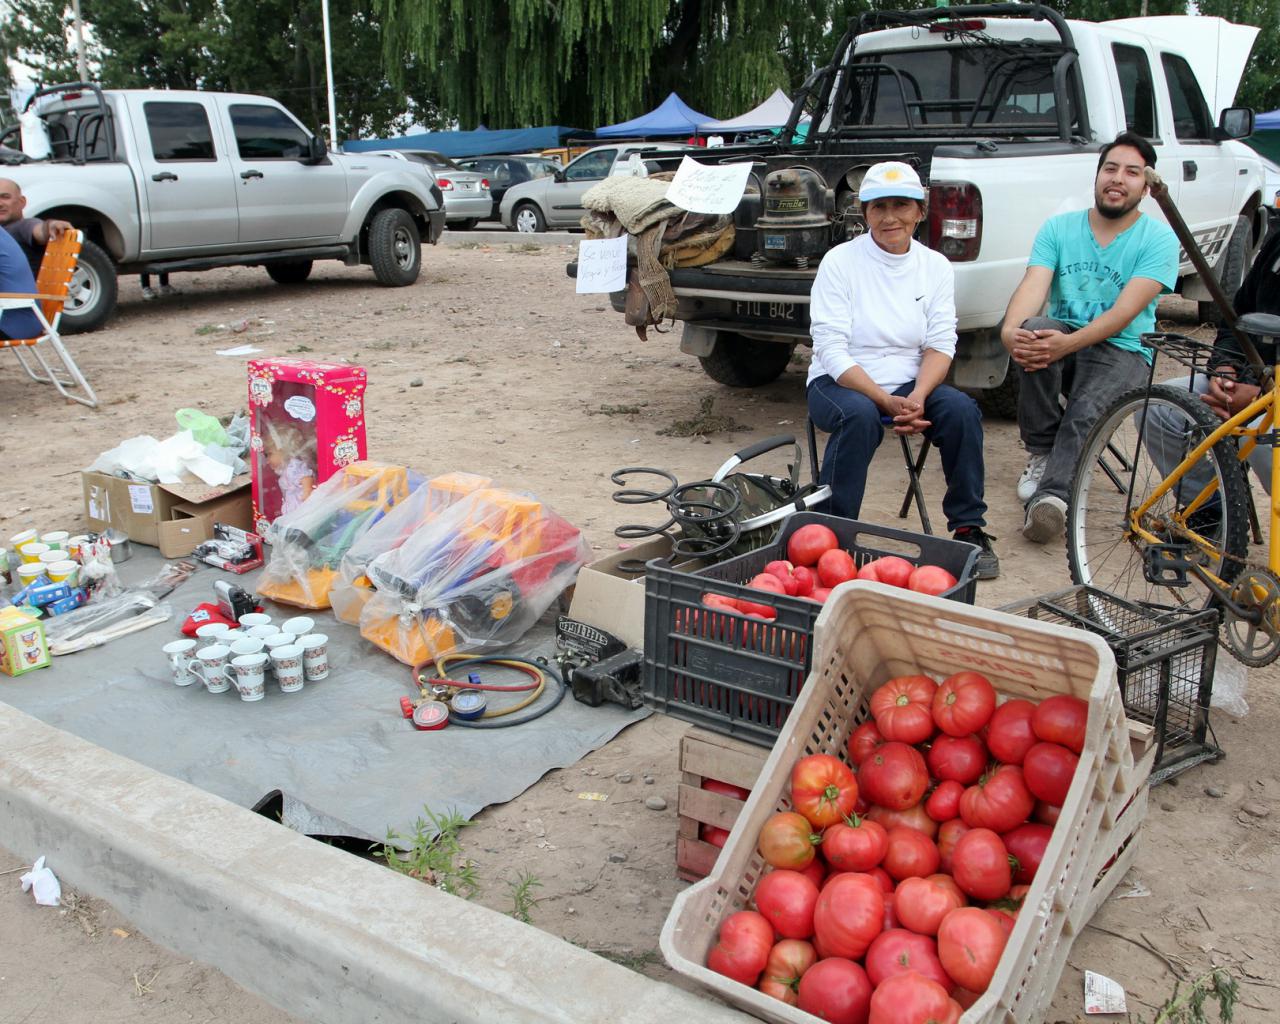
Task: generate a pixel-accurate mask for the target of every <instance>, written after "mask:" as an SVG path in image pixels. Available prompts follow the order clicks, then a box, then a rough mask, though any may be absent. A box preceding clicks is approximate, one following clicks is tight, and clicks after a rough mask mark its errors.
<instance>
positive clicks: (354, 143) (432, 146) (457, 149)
mask: <svg viewBox="0 0 1280 1024" xmlns="http://www.w3.org/2000/svg"><path fill="white" fill-rule="evenodd" d="M583 134H586V133H584V132H582V131H580V130H579V129H577V128H566V127H564V126H563V125H557V124H553V125H548V126H546V127H544V128H510V129H501V130H498V131H486V130H483V129H482V130H480V131H474V132H421V133H420V134H418V135H403V136H401V137H400V138H397V139H351V140H349V141H347V142H344V143H343V144H342V149H343V152H346V153H364V152H367V151H369V150H371V149H425V150H430V151H432V152H434V153H439V154H441V155H442V156H447V157H456V158H460V157H464V156H486V155H488V154H490V153H529V152H536V151H537V150H540V149H551V148H552V147H554V146H559V145H560V143H561V140H562V139H563V138H564V137H565V136H566V135H583Z"/></svg>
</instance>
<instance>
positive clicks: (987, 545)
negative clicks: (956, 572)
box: [951, 526, 1000, 580]
mask: <svg viewBox="0 0 1280 1024" xmlns="http://www.w3.org/2000/svg"><path fill="white" fill-rule="evenodd" d="M951 536H952V537H954V538H955V539H956V540H961V541H964V542H965V543H966V544H976V545H978V547H979V548H981V550H980V551H979V552H978V559H977V561H976V562H974V563H973V576H974V579H979V580H993V579H995V578H996V577H997V576H999V575H1000V559H999V558H997V557H996V552H995V549H994V548H993V547H992V546H991V542H992V540H994V539H995V538H993V537H991V536H990V535H988V533H987V532H986V531H985V530H984V529H983V528H982V527H981V526H962V527H960V529H958V530H956V532H955V533H953V534H952V535H951Z"/></svg>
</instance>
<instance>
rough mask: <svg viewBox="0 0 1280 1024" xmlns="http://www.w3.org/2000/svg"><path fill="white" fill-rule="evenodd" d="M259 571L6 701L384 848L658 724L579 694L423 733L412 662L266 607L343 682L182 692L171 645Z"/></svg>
mask: <svg viewBox="0 0 1280 1024" xmlns="http://www.w3.org/2000/svg"><path fill="white" fill-rule="evenodd" d="M134 550H135V552H137V554H135V555H134V557H133V558H132V559H131V560H130V561H129V562H126V563H125V564H123V565H122V566H120V569H121V571H122V575H123V577H124V579H125V581H126V583H127V582H129V581H132V580H139V579H145V578H148V577H150V576H152V575H153V574H154V573H155V572H157V571H158V570H159V568H160V567H161V566H162V565H163V560H162V559H161V558H160V557H159V554H158V553H157V552H156V551H155V550H154V549H152V548H138V547H136V546H135V548H134ZM256 575H257V574H256V573H250V574H248V576H247V579H246V578H245V577H241V578H236V577H233V576H232V575H231V574H229V573H224V572H221V571H219V570H217V569H212V568H209V567H202V568H201V569H200V570H199V571H198V572H197V573H196V574H195V575H193V576H192V577H191V578H190V579H189V580H187V582H186V583H184V584H183V585H182V586H181V587H179V588H178V589H177V590H175V591H174V592H173V593H172V594H171V595H170V596H169V597H168V598H167V600H168V601H169V603H170V604H171V606H172V607H173V611H174V617H173V619H171V620H170V621H169V622H167V623H163V624H161V625H158V626H153V627H151V628H150V629H146V630H143V631H141V632H139V633H134V634H131V635H129V636H126V637H122V638H121V639H119V640H116V641H114V642H113V643H110V644H108V645H106V646H103V647H97V648H94V649H92V650H89V651H82V652H80V653H78V654H72V655H66V656H63V657H60V658H55V659H54V661H53V665H52V666H51V667H50V668H47V669H41V670H38V671H36V672H29V673H27V674H26V675H23V676H19V677H18V678H16V679H11V678H9V677H8V676H4V675H0V700H3V701H5V702H6V703H8V704H11V705H13V706H14V707H16V708H18V709H19V710H21V711H25V712H26V713H27V714H30V715H34V716H35V717H36V718H39V719H41V720H42V721H44V722H47V723H49V724H50V725H53V726H56V727H57V728H59V729H65V730H66V731H68V732H71V733H74V734H75V735H77V736H81V737H83V738H84V739H86V740H89V741H90V742H93V743H96V744H98V745H99V746H102V747H106V748H107V749H108V750H112V751H114V752H116V753H118V754H123V755H124V756H126V757H130V758H133V759H134V760H136V761H140V762H142V763H143V764H145V765H148V766H149V767H151V768H155V769H157V770H158V771H161V772H164V773H166V774H168V775H172V776H173V777H174V778H177V779H182V780H183V781H185V782H190V783H192V784H193V785H196V786H199V787H200V788H201V789H204V790H207V791H208V792H210V793H216V794H217V795H218V796H221V797H225V798H226V799H228V800H230V801H232V802H234V803H237V804H240V805H242V806H245V807H253V806H255V805H256V804H257V803H258V802H259V801H261V800H262V799H263V798H264V797H265V796H267V795H268V794H270V793H272V791H274V790H280V791H281V792H282V793H283V794H284V797H285V800H284V822H285V824H287V825H289V826H290V827H291V828H295V829H297V830H299V831H302V832H306V833H308V834H312V835H344V836H355V837H358V838H364V839H382V838H384V837H385V836H386V832H387V828H388V827H392V828H394V829H396V830H397V831H399V832H404V831H405V830H406V829H408V828H409V826H410V825H411V824H412V822H413V821H414V820H415V819H416V818H417V817H418V816H419V815H421V814H422V808H423V805H424V804H425V805H427V806H429V807H430V808H431V809H432V810H433V811H436V812H440V811H444V810H448V809H450V808H456V809H457V810H458V811H459V812H460V813H462V814H463V815H465V816H466V817H468V818H470V817H472V816H473V815H475V814H476V813H478V812H479V811H480V810H481V809H482V808H484V807H485V806H487V805H489V804H500V803H504V802H506V801H508V800H511V799H513V798H514V797H516V796H518V795H519V794H520V793H522V792H523V791H524V790H525V789H527V788H528V787H529V786H531V785H532V784H533V783H534V782H536V781H537V780H538V779H539V778H541V777H542V776H543V775H544V774H546V773H547V772H548V771H550V770H551V769H553V768H561V767H566V766H568V765H571V764H573V763H574V762H576V761H578V760H579V759H580V758H582V757H583V756H584V755H586V754H587V753H589V752H590V751H592V750H595V749H596V748H597V747H600V746H602V745H603V744H605V743H607V742H608V741H609V740H610V739H611V738H612V737H614V736H615V735H617V733H618V732H620V731H621V730H622V729H623V728H625V727H626V726H627V725H630V724H631V723H632V722H635V721H638V720H639V719H641V718H643V717H644V716H645V715H646V714H647V713H648V712H646V711H636V712H630V713H627V712H624V711H623V710H622V709H621V708H619V707H617V706H612V705H605V706H602V707H599V708H590V707H587V706H586V705H583V704H579V703H578V702H576V701H575V700H574V699H573V697H572V695H566V696H565V698H564V700H563V701H561V703H560V706H559V707H557V708H556V709H555V710H554V711H552V712H551V713H550V714H548V715H545V716H544V717H542V718H540V719H538V720H537V721H535V722H531V723H529V724H527V725H522V726H516V727H514V728H511V729H496V730H486V731H479V730H472V729H463V728H458V727H454V726H450V727H448V728H446V729H444V730H443V731H440V732H419V731H417V730H416V729H414V728H413V727H412V726H411V725H410V723H409V722H407V721H406V720H405V719H404V718H403V717H401V714H400V708H399V700H400V697H401V696H405V695H409V694H410V693H411V690H410V686H409V682H410V680H409V670H408V669H407V668H406V667H405V666H404V665H401V664H400V663H399V662H398V661H396V660H395V659H393V658H392V657H390V655H387V654H384V653H383V652H382V651H380V650H378V649H377V648H375V647H374V646H373V645H372V644H369V643H367V642H366V641H364V640H362V639H360V636H359V632H358V631H357V629H356V628H355V627H353V626H347V625H343V624H341V623H339V622H337V621H336V620H335V619H334V618H333V616H332V614H331V613H329V612H327V611H324V612H300V611H299V610H297V609H290V608H286V607H284V606H278V607H277V606H268V607H267V608H266V611H267V612H268V613H270V614H271V615H273V616H274V621H275V622H276V623H277V624H278V623H280V622H282V621H283V620H284V619H286V618H289V617H291V616H293V615H297V614H306V615H311V616H312V617H313V618H315V620H316V628H317V630H319V631H323V632H325V633H326V634H328V636H329V638H330V643H329V651H330V659H331V662H332V671H331V673H330V675H329V678H328V679H326V680H324V681H322V682H319V683H314V684H313V683H308V684H307V685H306V688H305V689H304V690H303V691H302V692H301V693H296V694H282V693H280V691H279V689H278V688H277V687H275V684H274V682H272V681H270V680H269V681H268V688H267V696H266V698H265V699H264V700H262V701H259V702H257V703H252V704H249V703H245V702H243V701H241V700H240V699H239V698H238V696H237V694H236V691H235V690H234V689H232V690H229V691H228V692H226V693H221V694H210V693H208V692H207V691H206V690H205V689H204V688H203V687H202V686H198V685H193V686H188V687H182V688H180V687H176V686H174V685H173V684H172V682H171V681H170V677H169V669H168V660H167V658H166V657H165V655H164V654H162V653H161V651H160V648H161V647H162V646H163V645H164V644H165V643H167V642H168V641H170V640H173V639H175V638H177V637H179V636H180V633H179V627H180V625H181V623H182V620H183V618H185V616H186V614H187V613H188V612H189V611H190V610H191V609H192V608H194V607H195V606H196V605H198V604H200V603H201V602H204V601H211V600H213V589H212V588H213V583H214V580H217V579H233V580H235V581H236V582H238V583H240V584H241V585H243V586H245V588H246V589H248V590H252V586H253V580H254V578H255V577H256ZM553 608H554V606H553ZM552 622H554V615H549V616H547V617H544V620H543V622H542V623H540V624H539V625H538V626H537V627H535V629H534V631H532V632H531V633H530V634H529V635H528V636H527V637H526V638H525V642H524V643H523V644H522V645H521V646H520V648H519V649H516V650H513V651H511V652H508V653H512V654H516V655H519V656H524V657H532V656H534V655H539V654H540V655H548V656H549V655H550V653H551V650H552V646H553V643H552V632H551V629H550V627H549V625H548V623H552ZM481 671H482V673H483V671H484V670H483V669H482V670H481ZM507 699H508V698H501V697H499V698H495V699H494V702H493V703H494V704H495V705H497V704H499V703H500V702H502V701H503V700H507ZM544 699H545V698H544ZM2 746H3V745H2V743H0V751H2Z"/></svg>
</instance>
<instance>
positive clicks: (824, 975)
mask: <svg viewBox="0 0 1280 1024" xmlns="http://www.w3.org/2000/svg"><path fill="white" fill-rule="evenodd" d="M802 529H803V527H802ZM796 1005H797V1006H798V1007H799V1008H800V1009H801V1010H804V1011H805V1012H806V1013H812V1014H813V1015H814V1016H815V1017H821V1018H822V1019H823V1020H825V1021H830V1022H831V1024H866V1021H867V1013H868V1012H869V1007H870V1006H871V982H870V981H868V980H867V972H866V971H864V970H863V969H862V968H861V967H859V966H858V965H857V964H855V963H853V962H852V961H850V960H845V959H842V958H841V957H838V956H834V957H831V958H830V959H828V960H819V961H818V962H817V963H816V964H814V965H813V966H812V967H810V968H809V969H808V970H807V971H805V972H804V977H803V978H801V979H800V999H799V1002H798V1003H797V1004H796Z"/></svg>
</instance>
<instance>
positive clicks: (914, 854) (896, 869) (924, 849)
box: [881, 825, 939, 882]
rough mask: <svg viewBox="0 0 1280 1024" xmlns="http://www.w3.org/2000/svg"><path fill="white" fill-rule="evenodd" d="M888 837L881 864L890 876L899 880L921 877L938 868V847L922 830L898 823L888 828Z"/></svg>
mask: <svg viewBox="0 0 1280 1024" xmlns="http://www.w3.org/2000/svg"><path fill="white" fill-rule="evenodd" d="M888 839H889V848H888V850H886V851H885V855H884V861H883V862H882V864H881V866H882V867H883V868H884V869H885V870H886V871H887V872H889V877H890V878H892V879H895V880H896V881H899V882H901V881H902V880H903V879H904V878H923V877H924V876H925V875H931V874H933V873H934V872H935V871H937V870H938V861H939V854H938V848H937V847H936V846H935V845H934V843H933V840H932V839H930V838H929V837H928V836H927V835H925V834H924V833H923V832H917V831H916V830H915V829H913V828H907V827H906V826H905V825H899V826H897V827H896V828H891V829H889V834H888Z"/></svg>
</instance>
